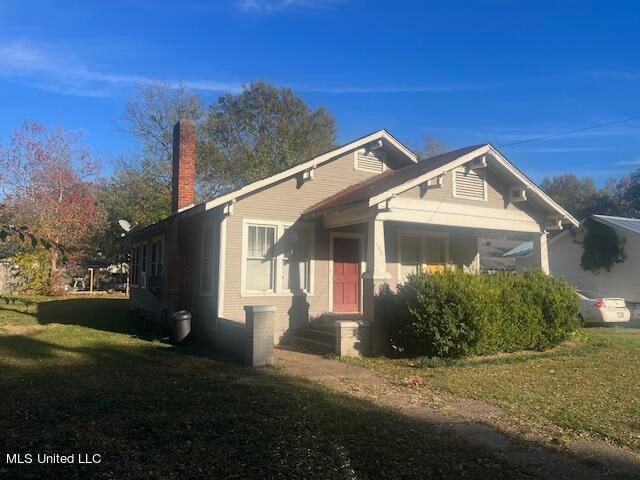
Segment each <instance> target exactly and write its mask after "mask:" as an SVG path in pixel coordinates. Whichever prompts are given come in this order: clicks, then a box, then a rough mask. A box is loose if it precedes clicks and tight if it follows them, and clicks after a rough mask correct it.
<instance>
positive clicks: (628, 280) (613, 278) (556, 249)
mask: <svg viewBox="0 0 640 480" xmlns="http://www.w3.org/2000/svg"><path fill="white" fill-rule="evenodd" d="M616 233H617V234H618V236H619V237H620V238H621V239H626V245H625V251H626V252H627V259H626V261H625V262H624V263H619V264H616V265H614V266H613V267H612V268H611V271H610V272H607V271H605V270H601V271H600V273H598V274H593V273H591V272H587V271H584V270H583V269H582V267H581V266H580V257H581V255H582V247H581V246H580V245H578V244H577V243H574V242H573V239H572V237H571V235H569V234H567V235H564V236H563V238H559V239H558V240H557V241H555V242H553V243H551V244H550V245H549V263H550V268H551V273H552V274H553V275H556V276H560V277H563V278H564V279H566V280H567V281H568V282H569V283H571V284H572V285H575V286H576V287H578V288H582V289H585V290H594V291H596V292H598V293H601V294H602V295H605V296H616V297H623V298H625V299H627V300H629V301H634V302H640V236H638V235H626V234H625V231H623V230H619V229H616Z"/></svg>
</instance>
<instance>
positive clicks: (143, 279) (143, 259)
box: [139, 243, 147, 288]
mask: <svg viewBox="0 0 640 480" xmlns="http://www.w3.org/2000/svg"><path fill="white" fill-rule="evenodd" d="M141 252H142V253H141V254H140V282H139V285H140V287H141V288H147V244H146V243H143V244H142V247H141Z"/></svg>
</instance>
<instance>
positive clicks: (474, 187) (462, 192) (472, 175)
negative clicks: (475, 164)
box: [453, 167, 487, 200]
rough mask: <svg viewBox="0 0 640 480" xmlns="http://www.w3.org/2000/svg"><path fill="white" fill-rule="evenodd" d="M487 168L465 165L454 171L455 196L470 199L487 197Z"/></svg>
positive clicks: (484, 198)
mask: <svg viewBox="0 0 640 480" xmlns="http://www.w3.org/2000/svg"><path fill="white" fill-rule="evenodd" d="M485 172H486V170H473V169H468V168H465V167H462V168H458V169H456V170H454V171H453V196H454V197H456V198H466V199H469V200H486V199H487V180H486V173H485Z"/></svg>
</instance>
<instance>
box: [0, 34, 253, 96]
mask: <svg viewBox="0 0 640 480" xmlns="http://www.w3.org/2000/svg"><path fill="white" fill-rule="evenodd" d="M0 77H3V78H6V79H7V80H9V81H12V82H14V83H17V84H20V85H24V86H28V87H33V88H38V89H40V90H45V91H51V92H56V93H62V94H67V95H75V96H82V97H108V96H112V95H114V94H116V93H117V91H118V90H119V89H122V88H127V87H135V86H139V85H144V84H148V83H152V82H161V83H164V84H166V85H169V86H175V87H177V86H179V85H183V86H185V87H186V88H190V89H194V90H202V91H212V92H225V91H227V92H237V91H240V89H241V88H242V85H241V84H240V83H231V82H222V81H214V80H189V79H187V80H178V79H167V78H153V77H149V76H145V75H136V74H127V73H123V74H119V73H105V72H100V71H97V70H95V69H92V68H90V67H88V66H87V65H85V64H84V63H82V62H80V61H79V60H78V59H76V58H74V57H73V56H71V55H68V54H66V53H62V52H60V51H57V50H53V49H50V48H49V49H47V48H39V47H35V46H33V45H31V44H27V43H24V42H19V41H11V42H6V43H0Z"/></svg>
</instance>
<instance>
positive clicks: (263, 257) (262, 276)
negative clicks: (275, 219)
mask: <svg viewBox="0 0 640 480" xmlns="http://www.w3.org/2000/svg"><path fill="white" fill-rule="evenodd" d="M277 229H278V227H277V226H276V225H249V229H248V238H247V273H246V290H247V291H248V292H258V293H268V292H273V291H275V270H276V269H275V255H274V253H275V252H274V245H275V242H276V234H277Z"/></svg>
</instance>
